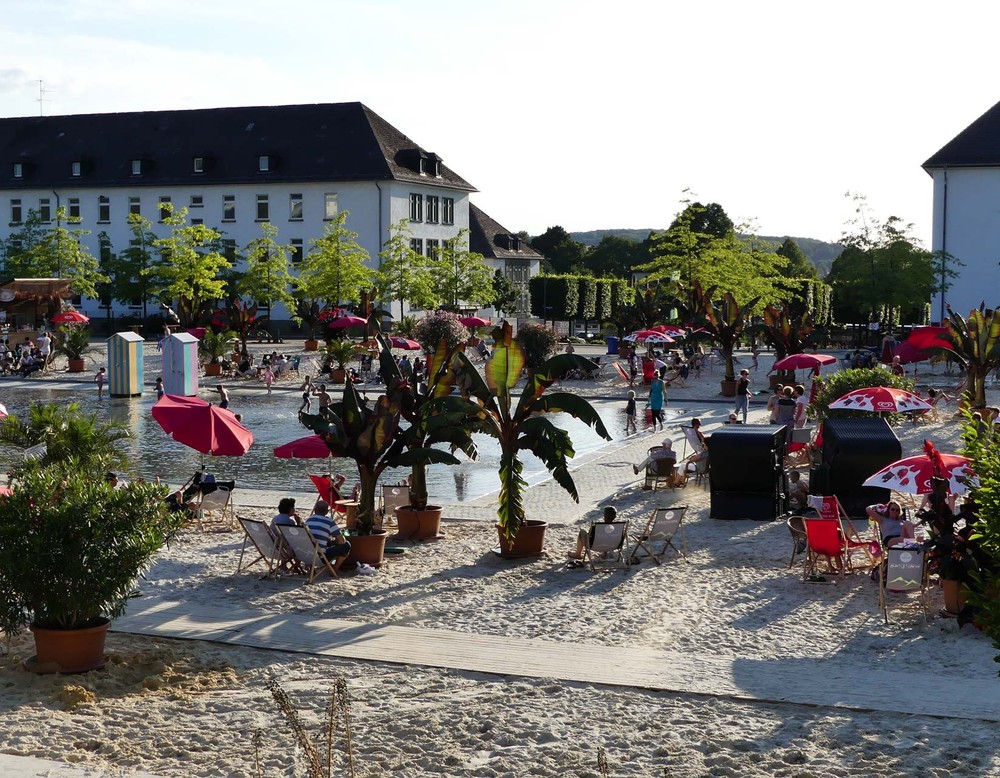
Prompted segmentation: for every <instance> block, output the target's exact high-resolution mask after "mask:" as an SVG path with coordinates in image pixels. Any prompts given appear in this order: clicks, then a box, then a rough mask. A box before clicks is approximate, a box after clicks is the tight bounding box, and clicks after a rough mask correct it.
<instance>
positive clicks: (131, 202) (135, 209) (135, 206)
mask: <svg viewBox="0 0 1000 778" xmlns="http://www.w3.org/2000/svg"><path fill="white" fill-rule="evenodd" d="M139 203H140V201H139V198H138V197H130V198H129V199H128V212H129V213H130V214H135V215H136V216H139V215H140V205H139Z"/></svg>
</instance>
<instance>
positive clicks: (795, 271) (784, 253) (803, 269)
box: [775, 237, 819, 278]
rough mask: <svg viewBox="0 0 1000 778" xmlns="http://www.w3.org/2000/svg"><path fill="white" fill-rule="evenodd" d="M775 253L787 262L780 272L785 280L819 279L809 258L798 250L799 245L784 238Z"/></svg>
mask: <svg viewBox="0 0 1000 778" xmlns="http://www.w3.org/2000/svg"><path fill="white" fill-rule="evenodd" d="M775 253H776V254H777V255H778V256H780V257H784V258H785V259H787V260H788V264H787V265H785V267H784V268H783V269H782V272H781V274H782V275H783V276H785V278H819V273H817V272H816V266H815V265H814V264H813V263H812V262H810V261H809V257H807V256H806V255H805V252H804V251H803V250H802V249H801V248H799V244H798V243H796V242H795V241H794V240H792V239H791V238H787V237H786V238H785V241H784V242H783V243H782V244H781V246H780V247H779V248H778V250H777V251H776V252H775Z"/></svg>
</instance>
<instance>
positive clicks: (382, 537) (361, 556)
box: [344, 529, 389, 567]
mask: <svg viewBox="0 0 1000 778" xmlns="http://www.w3.org/2000/svg"><path fill="white" fill-rule="evenodd" d="M388 537H389V533H388V532H386V531H385V530H384V529H377V530H373V531H372V534H371V535H351V537H350V538H349V540H350V541H351V553H350V554H348V555H347V559H345V560H344V564H349V563H351V562H354V563H355V564H359V565H360V564H366V565H371V566H372V567H379V566H380V565H381V564H382V557H383V555H384V554H385V541H386V538H388Z"/></svg>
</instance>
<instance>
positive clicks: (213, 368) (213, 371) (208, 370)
mask: <svg viewBox="0 0 1000 778" xmlns="http://www.w3.org/2000/svg"><path fill="white" fill-rule="evenodd" d="M205 375H206V376H220V375H222V363H220V362H208V363H207V364H206V365H205Z"/></svg>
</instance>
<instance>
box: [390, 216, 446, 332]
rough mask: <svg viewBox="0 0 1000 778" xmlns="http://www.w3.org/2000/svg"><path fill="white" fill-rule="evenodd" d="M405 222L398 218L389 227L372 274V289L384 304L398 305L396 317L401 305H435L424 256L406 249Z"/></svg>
mask: <svg viewBox="0 0 1000 778" xmlns="http://www.w3.org/2000/svg"><path fill="white" fill-rule="evenodd" d="M412 234H413V233H412V232H410V226H409V219H405V218H403V219H400V220H399V221H398V222H396V224H393V225H392V226H391V227H390V228H389V239H388V240H387V241H386V242H385V243H384V244H383V245H382V251H380V252H379V258H380V259H381V260H382V262H381V264H380V265H379V268H378V270H377V271H376V273H375V288H376V289H377V291H378V294H379V296H380V297H381V298H382V299H383V300H386V301H389V302H391V301H397V302H398V303H399V316H400V318H402V316H403V304H404V303H407V302H409V303H412V304H413V305H415V306H416V307H418V308H433V307H435V305H437V299H436V297H435V294H434V280H433V278H432V277H431V270H430V265H429V263H428V260H427V257H425V256H423V255H422V254H420V253H419V252H417V251H415V250H414V249H413V248H411V246H410V237H411V235H412Z"/></svg>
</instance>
